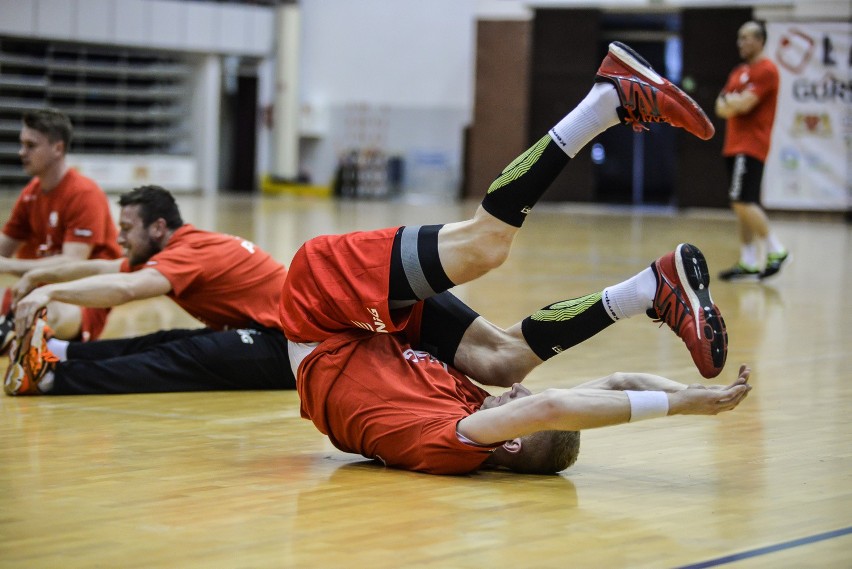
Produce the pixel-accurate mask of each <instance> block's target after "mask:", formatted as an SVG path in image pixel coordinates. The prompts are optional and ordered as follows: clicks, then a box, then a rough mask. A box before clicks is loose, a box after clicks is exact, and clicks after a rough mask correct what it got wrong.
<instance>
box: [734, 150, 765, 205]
mask: <svg viewBox="0 0 852 569" xmlns="http://www.w3.org/2000/svg"><path fill="white" fill-rule="evenodd" d="M726 161H727V164H728V174H729V175H730V178H731V186H730V188H729V191H728V197H730V198H731V201H733V202H743V203H754V204H758V205H759V204H760V182H761V180H763V162H761V161H760V160H758V159H757V158H752V157H751V156H746V155H745V154H736V155H734V156H728V157H727V158H726Z"/></svg>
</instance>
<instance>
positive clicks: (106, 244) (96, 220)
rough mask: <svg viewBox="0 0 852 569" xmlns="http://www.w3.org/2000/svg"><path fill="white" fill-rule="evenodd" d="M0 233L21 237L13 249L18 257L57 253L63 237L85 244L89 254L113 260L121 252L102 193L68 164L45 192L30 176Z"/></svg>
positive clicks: (59, 251)
mask: <svg viewBox="0 0 852 569" xmlns="http://www.w3.org/2000/svg"><path fill="white" fill-rule="evenodd" d="M3 233H5V234H6V235H7V236H9V237H11V238H12V239H17V240H19V241H23V244H22V245H21V248H20V249H19V250H18V253H17V256H18V257H19V258H21V259H38V258H41V257H49V256H51V255H58V254H60V253H61V252H62V244H63V243H65V242H66V241H67V242H76V243H87V244H89V245H91V246H92V252H91V254H90V255H89V258H90V259H117V258H119V257H121V254H122V251H121V247H119V246H118V241H117V239H118V237H117V232H116V228H115V222H114V221H113V219H112V214H111V213H110V207H109V202H108V201H107V197H106V194H104V192H103V190H101V189H100V187H98V185H97V184H96V183H95V182H94V181H93V180H91V179H89V178H87V177H85V176H83V175H82V174H80V173H79V172H77V171H76V170H74V169H73V168H69V170H68V172H67V173H66V174H65V176H63V177H62V180H60V182H59V184H58V185H57V186H56V187H55V188H53V189H52V190H51V191H49V192H44V191H42V189H41V182H40V181H39V179H38V178H33V179H32V180H30V182H29V183H28V184H27V185H26V187H25V188H24V189H23V191H21V195H19V196H18V199H17V201H16V202H15V205H14V207H13V208H12V214H11V216H10V217H9V221H7V222H6V225H5V226H4V227H3Z"/></svg>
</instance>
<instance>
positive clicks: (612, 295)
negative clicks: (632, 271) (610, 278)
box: [603, 267, 657, 321]
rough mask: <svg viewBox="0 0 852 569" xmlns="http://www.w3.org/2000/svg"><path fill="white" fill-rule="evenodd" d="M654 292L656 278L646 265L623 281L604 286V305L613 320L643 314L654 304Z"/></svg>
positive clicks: (655, 289)
mask: <svg viewBox="0 0 852 569" xmlns="http://www.w3.org/2000/svg"><path fill="white" fill-rule="evenodd" d="M656 292H657V279H656V277H654V271H652V270H651V267H648V268H647V269H645V270H644V271H642V272H641V273H639V274H638V275H635V276H633V277H631V278H629V279H627V280H626V281H624V282H621V283H618V284H617V285H613V286H608V287H606V288H605V289H604V290H603V302H604V307H605V308H606V312H607V314H609V317H610V318H612V319H613V320H614V321H618V320H621V319H622V318H630V317H631V316H637V315H639V314H645V312H646V311H647V310H648V309H649V308H651V307H652V306H653V305H654V294H655V293H656Z"/></svg>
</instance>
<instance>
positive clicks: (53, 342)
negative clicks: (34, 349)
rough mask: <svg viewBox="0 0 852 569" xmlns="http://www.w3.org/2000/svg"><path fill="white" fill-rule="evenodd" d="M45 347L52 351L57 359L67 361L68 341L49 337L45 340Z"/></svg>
mask: <svg viewBox="0 0 852 569" xmlns="http://www.w3.org/2000/svg"><path fill="white" fill-rule="evenodd" d="M47 349H48V350H50V351H51V352H53V355H54V356H56V357H57V358H59V361H61V362H66V361H68V342H67V341H65V340H58V339H56V338H51V339H50V340H48V341H47Z"/></svg>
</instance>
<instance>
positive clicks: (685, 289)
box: [648, 243, 728, 378]
mask: <svg viewBox="0 0 852 569" xmlns="http://www.w3.org/2000/svg"><path fill="white" fill-rule="evenodd" d="M651 269H652V270H653V271H654V276H656V277H657V292H656V293H655V294H654V308H652V309H650V310H648V316H650V317H651V318H656V319H657V322H661V321H662V322H665V323H666V324H668V325H669V328H671V329H672V331H673V332H674V333H675V334H677V336H678V337H679V338H680V339H681V340H683V342H684V343H685V344H686V347H687V349H689V353H690V354H691V355H692V361H694V362H695V366H696V367H697V368H698V371H699V372H700V373H701V375H703V376H704V377H706V378H711V377H716V376H717V375H719V373H720V372H721V371H722V368H724V367H725V359H726V358H727V357H728V332H727V330H726V329H725V321H724V320H723V319H722V313H721V312H720V311H719V308H718V307H717V306H716V305H715V304H713V299H712V298H710V288H709V285H710V272H709V271H708V270H707V261H706V260H705V259H704V255H702V254H701V251H699V250H698V247H696V246H695V245H690V244H689V243H681V244H680V245H678V246H677V249H675V250H674V251H673V252H671V253H669V254H667V255H663V256H662V257H660V258H659V259H657V260H656V261H654V262H653V263H652V264H651Z"/></svg>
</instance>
